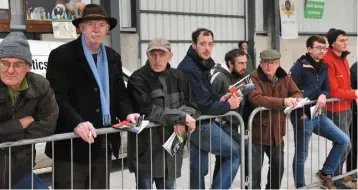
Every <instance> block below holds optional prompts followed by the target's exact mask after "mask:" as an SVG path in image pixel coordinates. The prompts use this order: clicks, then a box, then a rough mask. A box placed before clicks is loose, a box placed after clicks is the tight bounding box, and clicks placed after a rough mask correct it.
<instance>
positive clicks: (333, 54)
mask: <svg viewBox="0 0 358 190" xmlns="http://www.w3.org/2000/svg"><path fill="white" fill-rule="evenodd" d="M326 54H328V55H331V56H333V57H334V58H336V59H343V60H344V59H346V58H347V56H348V55H349V54H351V52H350V51H345V52H342V55H341V56H337V55H336V54H335V53H334V51H333V50H332V48H328V50H327V53H326Z"/></svg>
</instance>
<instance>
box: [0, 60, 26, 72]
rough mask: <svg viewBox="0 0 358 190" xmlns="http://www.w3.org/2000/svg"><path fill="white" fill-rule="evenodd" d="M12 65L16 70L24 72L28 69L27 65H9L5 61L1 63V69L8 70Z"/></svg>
mask: <svg viewBox="0 0 358 190" xmlns="http://www.w3.org/2000/svg"><path fill="white" fill-rule="evenodd" d="M11 65H12V68H14V69H16V70H22V69H24V68H25V67H26V63H21V62H20V63H19V62H17V63H13V64H11V63H9V62H4V61H0V69H3V70H8V69H9V68H10V66H11Z"/></svg>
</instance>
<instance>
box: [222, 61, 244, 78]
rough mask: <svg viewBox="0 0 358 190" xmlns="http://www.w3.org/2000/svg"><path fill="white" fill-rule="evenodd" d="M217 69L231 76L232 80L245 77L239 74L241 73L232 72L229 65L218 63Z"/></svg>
mask: <svg viewBox="0 0 358 190" xmlns="http://www.w3.org/2000/svg"><path fill="white" fill-rule="evenodd" d="M216 70H217V71H218V72H221V73H223V74H224V75H226V76H227V77H229V78H231V80H240V79H242V78H243V76H239V74H236V73H231V72H230V71H229V69H228V68H227V66H222V64H217V66H216Z"/></svg>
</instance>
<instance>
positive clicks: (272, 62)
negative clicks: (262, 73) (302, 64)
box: [261, 60, 280, 66]
mask: <svg viewBox="0 0 358 190" xmlns="http://www.w3.org/2000/svg"><path fill="white" fill-rule="evenodd" d="M279 63H280V60H275V61H269V60H262V62H261V64H262V65H264V66H267V65H271V66H273V65H278V64H279Z"/></svg>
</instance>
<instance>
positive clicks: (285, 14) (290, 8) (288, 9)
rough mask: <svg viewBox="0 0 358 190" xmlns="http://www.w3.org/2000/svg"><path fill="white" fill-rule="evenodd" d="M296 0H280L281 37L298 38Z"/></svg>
mask: <svg viewBox="0 0 358 190" xmlns="http://www.w3.org/2000/svg"><path fill="white" fill-rule="evenodd" d="M296 5H297V4H296V0H280V4H279V6H280V7H279V8H280V17H281V38H282V39H296V38H298V29H297V17H296V15H297V14H296V12H297V11H296Z"/></svg>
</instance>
